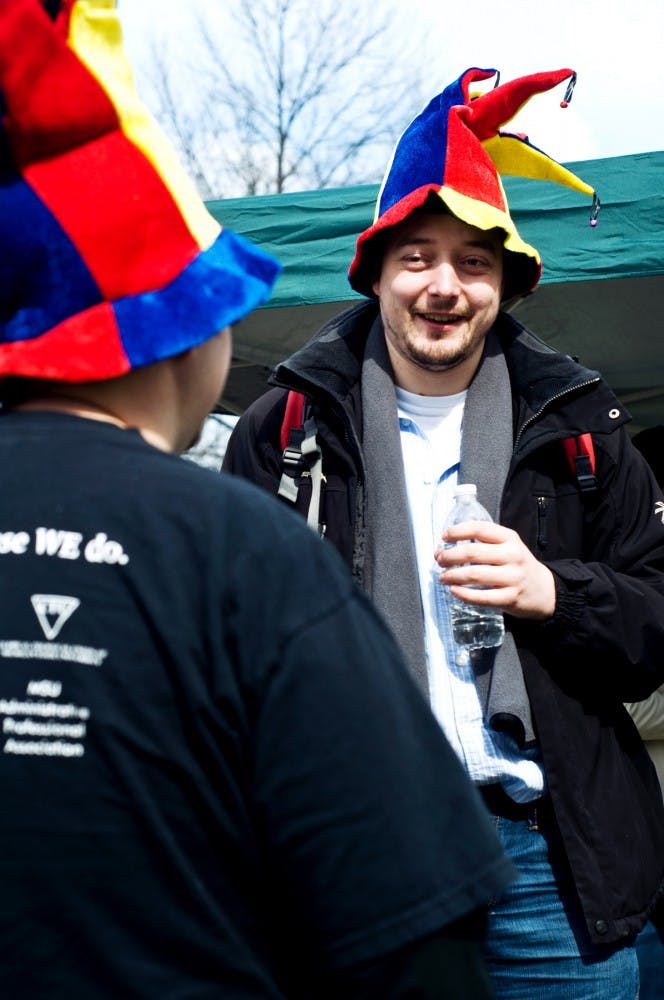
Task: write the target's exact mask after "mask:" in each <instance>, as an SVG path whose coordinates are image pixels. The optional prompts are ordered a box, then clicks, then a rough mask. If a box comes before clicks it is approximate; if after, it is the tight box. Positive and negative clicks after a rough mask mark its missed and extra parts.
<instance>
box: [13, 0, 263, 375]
mask: <svg viewBox="0 0 664 1000" xmlns="http://www.w3.org/2000/svg"><path fill="white" fill-rule="evenodd" d="M115 6H116V5H115V0H44V4H42V3H41V2H40V0H0V92H1V93H0V100H1V102H2V108H1V110H2V121H1V124H0V376H5V375H19V376H24V377H33V378H45V379H56V380H64V381H67V382H81V381H96V380H100V379H108V378H113V377H115V376H118V375H122V374H124V373H125V372H127V371H129V370H130V369H132V368H136V367H138V366H141V365H147V364H150V363H152V362H155V361H159V360H161V359H162V358H167V357H171V356H173V355H175V354H178V353H180V352H182V351H185V350H186V349H188V348H190V347H193V346H195V345H197V344H200V343H202V342H203V341H205V340H207V339H209V338H210V337H212V336H214V334H216V333H217V332H218V331H219V330H221V329H223V328H224V327H226V326H228V325H229V324H231V323H233V322H235V321H236V320H238V319H240V318H241V317H242V316H244V315H245V314H246V313H247V312H249V311H250V310H251V309H253V308H254V307H255V306H257V305H258V304H259V303H261V302H263V301H264V300H265V299H266V298H267V297H268V295H269V293H270V290H271V288H272V285H273V284H274V281H275V280H276V277H277V275H278V272H279V265H278V264H277V262H276V261H275V260H273V259H272V258H271V257H269V256H268V255H267V254H265V253H263V252H262V251H261V250H260V249H258V248H257V247H255V246H253V245H252V244H251V243H249V242H248V241H247V240H245V239H243V238H241V237H239V236H237V235H235V234H233V233H232V232H230V231H229V230H227V229H222V228H221V227H220V226H219V224H218V223H217V222H216V221H215V220H214V219H213V218H212V216H211V215H210V214H209V213H208V212H207V210H206V208H205V206H204V205H203V202H202V201H201V200H200V198H199V197H198V195H197V193H196V191H195V188H194V186H193V184H192V183H191V182H190V180H189V178H188V177H187V176H186V175H185V173H184V172H183V170H182V169H181V167H180V165H179V163H178V161H177V159H176V156H175V154H174V152H173V150H172V148H171V147H170V145H169V143H168V142H167V141H166V139H165V137H164V136H163V135H162V133H161V131H160V130H159V128H158V126H157V125H156V124H155V122H154V121H153V120H152V118H151V117H150V115H149V114H148V112H147V111H146V109H145V107H144V106H143V105H142V104H141V102H140V101H139V99H138V97H137V96H136V93H135V91H134V86H133V82H132V74H131V68H130V66H129V64H128V62H127V59H126V57H125V54H124V50H123V45H122V33H121V28H120V24H119V21H118V16H117V13H116V9H115Z"/></svg>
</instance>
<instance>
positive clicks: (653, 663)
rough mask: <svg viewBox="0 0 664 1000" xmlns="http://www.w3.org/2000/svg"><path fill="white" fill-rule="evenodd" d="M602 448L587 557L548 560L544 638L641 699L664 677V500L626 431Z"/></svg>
mask: <svg viewBox="0 0 664 1000" xmlns="http://www.w3.org/2000/svg"><path fill="white" fill-rule="evenodd" d="M596 448H597V463H598V465H597V474H598V491H599V492H598V500H597V502H596V505H595V507H594V508H592V509H590V508H589V510H588V513H587V515H586V527H585V534H586V538H585V545H586V553H587V561H582V560H579V559H558V560H555V561H551V562H547V565H548V566H549V568H550V569H551V570H552V572H553V574H554V577H555V581H556V599H557V603H556V611H555V613H554V615H553V617H552V618H551V619H549V621H548V622H545V623H542V624H541V625H540V626H539V630H540V641H544V642H545V643H546V644H547V645H550V646H551V648H552V650H553V653H554V654H555V656H556V657H558V659H559V661H560V662H561V664H567V666H568V667H570V668H573V669H584V670H585V669H591V668H592V669H597V670H598V671H599V677H598V679H600V680H601V681H602V683H603V685H605V686H608V688H609V689H610V690H611V693H612V694H613V695H614V696H616V697H617V698H619V700H620V701H639V700H641V699H643V698H645V697H647V696H648V695H649V694H650V693H651V692H652V691H654V690H655V688H657V687H658V686H659V685H660V684H661V683H662V682H663V681H664V655H662V650H664V503H663V501H662V493H661V490H660V488H659V487H658V485H657V483H656V481H655V479H654V477H653V475H652V473H651V471H650V469H649V467H648V466H647V464H646V463H645V461H644V460H643V458H642V457H641V455H640V454H639V453H638V451H637V450H636V449H635V448H634V447H633V445H632V444H631V441H630V439H629V435H628V434H627V432H626V431H625V430H624V429H621V430H620V431H618V432H616V433H615V434H612V435H609V436H608V439H607V440H605V441H603V440H602V439H600V440H599V442H596Z"/></svg>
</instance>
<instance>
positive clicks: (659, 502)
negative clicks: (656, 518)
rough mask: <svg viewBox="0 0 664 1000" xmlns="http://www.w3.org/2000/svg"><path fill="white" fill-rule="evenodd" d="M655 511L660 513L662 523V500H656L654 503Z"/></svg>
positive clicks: (663, 517)
mask: <svg viewBox="0 0 664 1000" xmlns="http://www.w3.org/2000/svg"><path fill="white" fill-rule="evenodd" d="M655 513H656V514H659V515H660V517H661V519H662V524H664V502H663V501H662V500H658V501H657V503H656V504H655Z"/></svg>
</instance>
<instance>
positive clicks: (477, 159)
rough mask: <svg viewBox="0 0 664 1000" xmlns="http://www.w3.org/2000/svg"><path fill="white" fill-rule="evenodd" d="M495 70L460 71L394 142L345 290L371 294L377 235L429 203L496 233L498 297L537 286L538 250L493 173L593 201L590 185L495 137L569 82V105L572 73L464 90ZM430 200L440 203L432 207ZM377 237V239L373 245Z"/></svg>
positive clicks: (519, 140)
mask: <svg viewBox="0 0 664 1000" xmlns="http://www.w3.org/2000/svg"><path fill="white" fill-rule="evenodd" d="M496 75H497V71H496V70H495V69H478V68H476V67H473V68H471V69H467V70H466V71H465V73H463V74H462V75H461V76H460V77H459V78H458V80H455V81H454V83H451V84H450V85H449V86H448V87H446V88H445V90H444V91H443V92H442V93H441V94H438V95H437V96H436V97H434V99H433V100H432V101H430V103H429V104H428V105H427V106H426V108H425V109H424V110H423V111H422V112H421V113H420V114H419V115H418V116H417V118H415V120H414V121H412V122H411V124H410V125H409V126H408V128H407V129H406V130H405V132H404V133H403V135H402V136H401V138H400V139H399V141H398V143H397V145H396V147H395V150H394V153H393V155H392V159H391V162H390V164H389V166H388V168H387V171H386V173H385V177H384V179H383V183H382V186H381V189H380V191H379V194H378V201H377V203H376V212H375V216H374V221H373V224H372V225H371V226H370V227H369V228H368V229H366V230H365V231H364V232H363V233H362V234H361V235H360V237H359V238H358V241H357V250H356V254H355V258H354V260H353V262H352V264H351V266H350V270H349V280H350V283H351V285H352V287H353V288H354V289H355V290H356V291H358V292H361V293H362V294H363V295H372V294H373V292H372V287H371V286H372V283H373V280H374V278H375V258H376V251H377V249H378V250H379V246H378V244H379V243H380V236H381V235H382V234H384V233H385V232H386V231H387V230H389V229H390V228H391V227H392V226H395V225H397V224H398V223H399V222H402V221H403V220H404V219H405V218H407V217H408V216H409V215H410V214H411V212H413V211H414V210H415V209H417V208H421V207H422V206H424V204H425V203H427V202H429V199H432V202H433V207H434V209H435V207H436V204H438V207H439V208H441V209H442V208H443V207H445V208H446V209H447V210H448V211H450V212H451V213H452V214H453V215H455V216H456V217H457V218H459V219H461V220H462V221H463V222H466V223H467V224H468V225H471V226H476V227H477V228H478V229H484V230H488V229H493V228H498V229H501V230H502V231H503V232H504V234H505V237H504V247H505V251H506V268H505V271H506V287H505V292H504V298H510V297H511V296H513V295H516V294H525V293H526V292H528V291H530V290H531V289H532V288H534V286H535V285H536V284H537V282H538V281H539V278H540V274H541V270H542V265H541V260H540V256H539V253H538V252H537V250H536V249H535V248H534V247H532V246H530V245H529V244H528V243H526V242H525V241H524V240H522V239H521V237H520V236H519V233H518V232H517V229H516V226H515V225H514V222H513V221H512V218H511V216H510V213H509V206H508V204H507V198H506V197H505V191H504V189H503V186H502V184H501V181H500V176H499V175H500V174H514V175H518V176H521V177H530V178H534V179H537V180H549V181H555V182H556V183H558V184H564V185H566V186H567V187H570V188H573V189H575V190H577V191H580V192H582V193H584V194H587V195H590V196H592V198H593V215H592V219H591V221H592V222H594V221H595V218H596V215H597V211H598V208H599V202H598V200H597V197H596V195H595V192H594V190H593V188H592V187H590V185H588V184H586V183H585V182H584V181H582V180H580V179H579V178H578V177H577V176H576V175H575V174H573V173H572V172H571V171H569V170H567V169H566V168H565V167H563V166H562V165H561V164H559V163H557V162H556V161H555V160H552V159H551V157H549V156H547V155H546V153H543V152H542V151H541V150H539V149H537V147H535V146H533V145H531V144H530V142H529V141H528V139H527V137H526V136H523V135H518V134H515V133H509V132H502V131H500V128H501V126H502V125H504V124H506V123H507V122H509V121H510V120H511V119H512V118H513V117H514V115H515V114H516V113H517V111H519V109H520V108H521V107H522V106H523V105H524V104H525V103H526V102H527V101H528V100H529V99H530V98H531V97H532V96H533V95H534V94H538V93H542V92H543V91H547V90H550V89H551V88H552V87H555V86H556V85H557V84H559V83H561V82H562V81H563V80H569V81H570V82H569V85H568V88H567V92H566V94H565V99H564V100H563V101H562V102H561V104H562V106H566V104H567V103H568V101H569V99H570V96H571V92H572V89H573V86H574V82H575V79H576V76H575V74H574V72H573V70H571V69H559V70H554V71H552V72H547V73H535V74H533V75H532V76H524V77H520V78H518V79H516V80H511V81H509V82H508V83H504V84H500V85H496V86H495V87H494V88H493V90H489V91H487V92H486V93H483V94H480V95H479V96H474V95H473V94H472V93H471V90H470V88H471V85H472V84H474V83H476V82H478V81H482V80H488V79H490V78H491V77H492V76H496ZM436 199H439V201H438V202H436ZM377 237H378V240H377Z"/></svg>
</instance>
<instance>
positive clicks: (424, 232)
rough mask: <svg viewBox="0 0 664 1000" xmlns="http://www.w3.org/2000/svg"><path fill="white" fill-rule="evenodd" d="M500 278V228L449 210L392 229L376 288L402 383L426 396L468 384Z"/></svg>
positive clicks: (494, 309)
mask: <svg viewBox="0 0 664 1000" xmlns="http://www.w3.org/2000/svg"><path fill="white" fill-rule="evenodd" d="M502 282H503V251H502V240H501V236H500V234H499V233H496V232H484V231H483V230H481V229H476V228H475V227H474V226H468V225H466V223H465V222H461V220H460V219H457V218H455V217H454V216H453V215H446V214H445V215H443V214H424V213H422V214H419V213H418V214H416V215H413V216H411V217H410V218H409V219H406V221H405V222H403V223H402V224H401V225H399V226H397V227H395V231H394V233H393V235H392V238H391V239H390V240H389V242H388V243H387V245H386V247H385V252H384V255H383V264H382V270H381V274H380V278H379V279H378V280H377V281H376V282H375V283H374V285H373V291H374V292H375V294H376V295H377V296H378V298H379V300H380V311H381V317H382V320H383V326H384V328H385V337H386V341H387V348H388V353H389V355H390V360H391V361H392V367H393V369H394V375H395V380H396V382H397V385H399V386H401V387H402V388H404V389H407V390H409V391H410V392H415V393H419V394H421V395H450V394H452V393H456V392H461V391H462V390H463V389H466V388H467V387H468V385H469V384H470V381H471V379H472V377H473V375H474V374H475V370H476V368H477V365H478V364H479V361H480V358H481V356H482V350H483V348H484V340H485V337H486V335H487V333H488V331H489V330H490V328H491V326H492V325H493V323H494V320H495V319H496V316H497V315H498V310H499V308H500V298H501V290H502Z"/></svg>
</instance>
